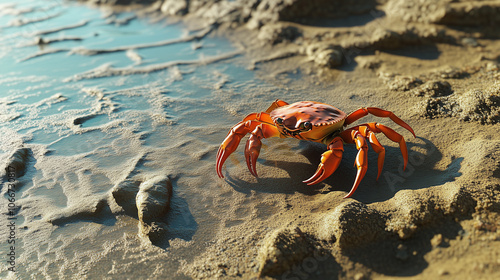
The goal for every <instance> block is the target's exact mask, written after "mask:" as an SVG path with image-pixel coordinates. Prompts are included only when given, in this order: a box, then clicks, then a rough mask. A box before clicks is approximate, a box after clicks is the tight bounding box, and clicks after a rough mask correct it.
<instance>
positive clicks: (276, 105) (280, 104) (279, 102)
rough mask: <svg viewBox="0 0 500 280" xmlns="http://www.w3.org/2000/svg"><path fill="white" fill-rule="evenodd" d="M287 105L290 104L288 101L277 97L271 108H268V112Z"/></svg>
mask: <svg viewBox="0 0 500 280" xmlns="http://www.w3.org/2000/svg"><path fill="white" fill-rule="evenodd" d="M286 105H288V103H286V102H285V101H283V100H279V99H276V100H275V101H274V102H273V104H271V106H269V108H267V110H266V113H271V111H273V110H274V109H276V108H279V107H283V106H286Z"/></svg>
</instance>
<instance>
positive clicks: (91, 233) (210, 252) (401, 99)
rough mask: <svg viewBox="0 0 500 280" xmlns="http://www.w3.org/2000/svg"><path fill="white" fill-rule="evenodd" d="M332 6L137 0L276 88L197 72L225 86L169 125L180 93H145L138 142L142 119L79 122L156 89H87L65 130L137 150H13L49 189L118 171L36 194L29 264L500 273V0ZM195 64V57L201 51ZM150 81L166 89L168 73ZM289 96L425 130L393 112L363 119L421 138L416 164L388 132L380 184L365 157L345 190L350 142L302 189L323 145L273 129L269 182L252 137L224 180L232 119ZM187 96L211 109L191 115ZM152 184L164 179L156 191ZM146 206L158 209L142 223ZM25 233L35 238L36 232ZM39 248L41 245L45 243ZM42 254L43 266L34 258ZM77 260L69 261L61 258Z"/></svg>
mask: <svg viewBox="0 0 500 280" xmlns="http://www.w3.org/2000/svg"><path fill="white" fill-rule="evenodd" d="M90 2H95V3H100V4H102V2H106V1H90ZM110 2H112V4H116V3H117V2H119V3H118V4H124V3H125V2H127V3H125V4H129V3H128V2H129V1H124V3H122V1H110ZM325 2H331V1H321V0H317V1H301V0H294V1H270V0H267V1H266V0H264V1H219V2H216V1H174V0H167V1H163V3H162V2H156V3H153V4H147V6H146V7H145V8H144V7H143V8H141V10H140V11H139V12H138V14H141V13H146V14H147V15H148V16H150V17H151V18H155V17H157V18H161V17H164V16H168V17H170V18H172V17H176V18H177V19H178V20H182V22H183V23H184V24H186V25H187V26H189V27H190V28H191V29H192V30H204V28H208V27H210V28H214V29H213V31H212V34H211V36H224V37H226V38H228V39H229V40H231V41H232V42H233V43H234V45H235V46H238V51H236V52H234V53H226V54H222V55H221V56H220V57H217V56H216V57H212V58H209V59H208V60H205V61H209V62H210V61H214V62H215V61H220V60H225V59H234V57H235V56H238V57H239V55H240V54H242V55H241V56H243V57H239V59H238V60H233V62H234V63H238V64H240V65H243V66H244V67H246V68H247V69H249V70H250V71H252V72H253V73H254V74H255V75H256V76H257V77H258V78H259V79H260V80H261V81H265V84H264V83H262V84H260V83H259V82H258V81H254V80H252V81H249V82H241V83H238V84H233V83H231V79H232V78H233V77H232V76H230V75H229V76H228V75H226V74H225V73H220V72H214V73H213V75H210V76H209V77H208V78H206V80H198V81H195V82H196V83H199V84H203V85H204V86H205V87H206V88H209V89H210V90H211V93H212V95H211V96H210V97H206V98H204V99H202V100H201V101H200V100H196V99H193V100H191V99H189V98H184V99H182V100H181V101H179V102H178V103H175V104H176V106H178V107H176V108H177V109H172V110H171V112H174V113H177V114H179V116H180V117H177V118H174V119H173V120H171V119H170V117H169V116H168V115H167V116H165V114H164V113H163V111H161V109H162V108H165V107H168V106H169V104H171V103H173V102H175V101H173V100H171V99H168V98H163V97H161V95H160V94H156V93H154V92H153V91H147V92H148V93H147V94H149V95H148V98H151V100H152V103H154V105H153V106H152V107H153V108H156V109H158V112H160V113H157V115H154V114H155V112H153V113H152V116H151V118H152V119H154V120H156V121H155V122H154V125H153V126H154V127H155V129H156V130H155V129H152V130H151V131H146V132H144V133H143V134H141V133H138V134H134V133H135V132H136V131H137V130H139V131H140V130H141V129H140V128H134V127H133V128H132V129H131V130H127V129H126V128H120V125H121V124H122V123H123V122H124V120H122V119H117V120H115V121H114V122H109V123H107V124H105V125H102V126H101V127H99V128H98V129H96V128H85V127H83V126H82V124H85V122H86V121H88V120H91V119H92V118H94V117H95V116H97V115H100V114H102V113H103V112H106V113H108V114H112V113H113V112H117V111H119V109H120V108H119V105H116V104H115V103H114V102H115V101H114V100H116V99H118V98H119V97H120V96H122V95H125V94H128V95H131V96H133V95H134V94H146V93H144V92H143V91H141V88H136V89H131V90H130V91H127V92H123V91H115V92H113V91H103V90H100V89H94V88H84V89H82V93H84V94H87V95H88V96H89V97H92V98H94V99H95V100H94V105H93V110H94V111H92V112H91V113H89V112H84V111H82V112H81V115H80V116H79V117H74V116H73V118H72V119H71V120H70V121H69V122H63V123H61V125H65V126H68V127H70V128H71V129H73V130H74V131H76V132H78V133H83V134H85V133H90V132H92V131H97V132H98V131H100V130H103V131H106V130H108V131H114V130H119V129H123V135H124V136H123V138H120V140H121V141H124V142H127V144H126V145H125V144H123V146H120V145H119V143H118V144H117V145H118V147H114V146H113V148H116V149H118V150H120V153H118V154H119V155H121V156H123V157H124V159H126V160H124V161H122V162H120V164H115V165H114V166H109V167H106V164H105V163H99V164H98V163H96V162H94V161H92V159H91V158H89V157H90V156H91V155H92V154H100V155H101V154H106V152H107V151H106V150H104V149H103V150H102V151H100V150H90V151H89V152H88V153H87V154H85V153H84V154H81V155H79V156H74V157H71V158H67V159H65V158H64V157H60V158H56V157H50V156H45V155H46V153H48V151H46V148H45V147H43V146H36V145H33V146H30V149H27V148H18V149H16V150H14V151H13V152H12V153H11V154H9V155H6V156H4V157H3V159H4V160H5V162H6V163H7V164H6V166H9V165H12V166H16V167H18V168H17V169H19V170H20V172H23V171H22V170H24V169H30V168H31V170H32V169H33V168H35V167H37V168H40V169H43V170H44V172H45V173H44V175H45V176H46V177H47V178H45V177H44V178H43V179H39V180H40V181H42V182H43V181H44V180H50V177H51V176H56V175H57V176H70V175H64V174H66V173H73V172H75V170H74V166H75V165H73V163H72V162H73V161H79V162H81V163H80V164H83V165H85V166H87V167H86V168H88V170H90V171H91V172H90V173H92V172H95V170H98V169H105V172H106V177H107V178H108V179H109V182H107V183H106V186H107V187H106V188H105V189H104V190H103V191H96V190H94V189H92V188H95V186H93V185H92V181H91V178H89V177H90V176H88V172H86V171H85V170H86V169H81V170H80V169H78V170H77V171H76V173H77V176H79V178H83V179H82V185H83V186H84V187H75V186H72V185H71V184H70V183H68V181H71V180H70V179H68V178H66V177H65V180H63V183H65V184H66V185H64V184H63V186H62V187H60V188H62V189H64V190H65V192H67V193H66V196H68V198H67V201H66V203H65V205H63V207H59V208H58V207H55V206H54V205H51V206H50V207H48V209H47V213H43V214H42V213H40V216H36V215H35V214H36V213H35V214H34V212H30V210H29V208H30V207H31V206H32V207H33V208H36V207H40V206H37V202H36V201H30V200H26V201H24V204H23V205H25V206H24V208H27V209H26V210H24V209H23V210H21V211H24V212H22V213H27V214H28V213H29V215H26V219H27V220H30V223H32V224H29V228H27V229H26V233H25V235H24V237H23V238H24V239H25V240H26V241H25V242H26V243H29V244H33V248H31V247H30V248H24V253H25V254H26V255H27V257H24V258H23V259H22V260H23V261H25V262H27V261H33V264H32V266H33V269H32V270H31V271H35V270H36V269H39V268H41V269H42V272H41V273H40V275H41V277H60V278H71V277H75V275H76V276H77V277H81V278H89V279H94V278H98V277H103V276H104V277H108V278H110V279H120V278H125V277H131V275H132V276H134V277H135V278H137V279H160V278H161V279H164V278H168V279H215V278H217V279H240V278H242V279H301V280H303V279H401V278H404V279H435V278H443V279H497V278H499V277H500V152H499V148H500V136H498V133H497V130H498V122H499V120H500V115H499V114H500V101H499V100H500V99H499V98H500V97H499V96H500V66H499V64H500V51H499V50H500V41H499V40H498V39H499V38H498V37H499V34H498V33H497V31H496V30H495V26H498V24H499V22H500V21H499V18H498V14H499V13H498V9H499V7H500V5H499V4H498V2H497V1H457V2H453V1H438V2H436V3H435V2H434V1H402V0H388V1H382V0H381V1H359V2H357V4H356V5H347V4H342V3H343V2H342V1H333V5H334V7H335V9H329V8H325V7H327V6H326V4H325ZM108 4H109V3H108ZM127 7H129V6H121V7H118V8H116V9H119V10H126V9H127ZM113 9H115V8H113ZM144 11H147V12H144ZM142 15H143V14H142ZM204 36H205V35H204ZM129 49H130V48H127V47H126V46H124V48H123V49H120V50H119V51H120V52H122V51H123V52H125V51H127V50H129ZM64 51H69V50H64ZM210 59H211V60H210ZM186 63H187V64H192V65H194V66H198V65H201V64H203V60H196V61H188V62H186ZM174 64H175V62H174ZM177 64H179V63H177ZM177 64H175V65H171V64H168V63H166V64H156V65H157V67H161V69H166V68H172V69H171V71H172V72H171V73H172V75H171V76H169V78H170V79H171V80H169V81H168V82H170V84H168V86H171V85H172V84H171V83H172V81H175V80H176V79H182V77H183V75H185V73H182V72H181V71H180V70H179V69H178V68H176V67H175V66H177ZM158 65H160V66H158ZM165 65H167V66H165ZM110 69H111V70H112V71H111V72H108V71H107V70H110ZM151 69H152V70H151ZM155 69H156V68H155V64H153V65H150V66H147V67H142V66H139V67H135V66H134V67H128V68H127V67H126V68H111V67H108V68H107V69H106V67H105V66H102V67H100V68H97V69H94V70H91V71H89V72H87V73H82V74H76V75H75V76H72V77H69V78H68V80H66V82H71V81H76V80H79V79H82V78H85V79H94V78H95V77H91V76H89V75H90V74H92V75H94V74H95V73H98V74H99V73H102V75H101V74H99V75H100V76H99V77H101V76H102V77H109V76H113V75H118V76H121V75H129V74H130V75H131V74H134V73H135V72H134V71H136V72H137V71H138V70H139V72H138V73H149V72H152V71H157V70H155ZM126 71H130V73H125V72H126ZM176 73H177V75H176ZM176 77H177V78H176ZM179 77H180V78H179ZM149 82H150V85H154V86H155V87H156V89H162V88H161V86H158V82H157V81H149ZM185 95H188V94H185ZM188 96H189V95H188ZM183 97H184V96H183ZM276 98H280V99H282V100H285V101H287V102H295V101H301V100H313V101H319V102H324V103H328V104H332V105H333V106H335V107H337V108H340V109H341V110H343V111H345V112H347V113H349V112H352V111H354V110H356V109H357V108H360V107H368V106H375V107H380V108H383V109H386V110H390V111H392V112H394V113H395V114H396V115H397V116H399V117H400V118H401V119H403V120H405V122H407V123H408V124H409V125H410V126H411V127H412V128H413V129H414V131H415V133H416V136H417V137H416V138H413V136H412V135H411V134H410V133H408V132H407V131H405V130H404V129H403V128H401V127H398V126H397V125H396V124H394V123H393V122H391V121H390V120H388V119H383V118H376V117H373V116H368V117H366V118H364V119H362V120H360V121H358V122H357V123H355V124H354V125H356V124H359V123H363V122H380V123H383V124H385V125H388V126H390V127H392V128H394V129H395V130H396V131H397V132H399V133H401V134H402V135H403V136H404V137H405V139H406V141H407V144H408V148H409V163H408V166H407V168H406V170H403V163H402V158H401V154H400V151H399V148H398V145H397V143H392V142H391V141H389V140H388V139H387V138H384V137H383V136H380V137H379V139H380V141H381V143H382V144H383V145H384V146H385V147H386V151H387V155H386V160H385V165H384V171H383V172H382V175H381V177H380V179H379V180H378V181H377V180H376V177H377V169H376V162H377V156H376V154H375V152H373V150H371V149H370V152H369V156H368V160H369V169H368V172H367V174H366V176H365V178H364V179H363V181H362V183H361V185H360V186H359V188H358V190H357V191H356V193H355V194H354V195H353V197H352V198H349V199H343V197H344V195H345V194H346V193H347V192H348V191H349V190H350V188H351V186H352V184H353V182H354V178H355V174H356V169H355V167H353V163H354V158H355V156H356V153H357V151H356V149H355V147H354V146H353V145H346V147H345V152H344V155H343V160H342V162H341V164H340V167H339V169H338V170H337V171H336V172H335V173H334V174H333V175H332V176H330V177H329V178H328V179H326V180H325V181H324V182H323V183H320V184H318V185H315V186H307V185H305V184H303V183H302V182H301V181H302V180H305V179H307V178H309V177H310V176H311V175H312V174H313V173H314V171H315V170H316V167H317V165H318V163H319V160H320V158H321V154H322V153H323V152H324V151H325V146H324V145H321V144H317V143H310V142H304V141H298V140H295V139H279V138H273V139H266V140H264V141H263V143H264V145H263V148H262V151H261V155H260V158H259V161H258V163H257V171H258V173H259V175H260V177H259V178H255V177H253V176H252V175H251V174H250V172H249V171H248V170H247V168H246V165H245V160H244V156H243V149H244V143H243V144H241V145H240V147H239V149H238V151H237V152H236V153H235V154H234V155H232V156H231V157H230V158H229V159H228V160H227V162H226V163H225V165H224V168H223V174H224V175H225V179H220V178H218V177H217V174H216V172H215V155H216V153H217V149H218V145H219V144H220V142H222V140H223V139H224V137H225V136H226V134H227V132H228V131H229V129H230V128H231V126H232V125H234V124H236V123H237V122H238V121H239V120H241V119H242V118H243V117H244V116H245V115H247V114H249V113H251V112H253V111H258V110H262V111H263V110H265V109H266V108H267V107H268V106H269V105H270V102H272V100H273V99H276ZM56 102H64V96H54V97H53V98H49V99H47V100H42V101H40V106H45V104H55V103H56ZM5 103H8V101H6V102H5ZM192 103H195V104H197V105H198V106H199V107H200V109H198V110H192V111H191V110H188V112H185V113H184V115H183V114H182V110H183V108H191V107H189V105H190V104H192ZM168 108H171V107H168ZM156 109H155V110H156ZM179 112H181V113H179ZM153 115H154V116H153ZM15 118H16V117H15V116H11V117H8V118H6V119H7V120H9V121H10V120H14V119H15ZM141 118H144V116H143V115H141V114H139V113H138V119H141ZM148 118H149V116H148ZM176 123H180V125H177V126H176V125H175V124H176ZM177 130H181V132H180V133H179V132H177ZM157 131H161V132H162V133H161V134H160V136H159V137H163V136H168V137H165V138H164V139H165V140H164V141H165V142H164V144H162V145H163V146H160V147H157V146H148V145H147V144H146V145H145V144H144V141H145V140H144V138H146V139H147V138H148V137H149V136H150V135H153V134H154V133H153V132H157ZM16 133H17V132H12V135H14V136H15V135H16ZM21 138H22V137H17V136H16V137H12V139H21ZM19 141H21V140H19ZM101 141H103V140H101ZM110 141H113V139H111V140H110ZM243 141H245V139H244V140H243ZM243 141H242V142H243ZM21 142H22V141H21ZM103 142H105V141H103ZM102 145H104V144H102ZM10 146H12V147H19V146H21V145H19V144H16V143H14V144H12V145H10ZM106 147H108V146H106ZM124 147H126V148H124ZM64 160H67V164H64V162H63V163H61V161H64ZM95 165H99V168H97V167H95ZM101 165H103V166H101ZM52 166H53V167H52ZM66 167H67V169H64V168H66ZM92 175H95V174H92ZM159 175H161V176H163V177H158V176H159ZM2 176H3V177H4V179H6V178H8V176H9V175H8V173H5V174H2ZM22 176H23V174H21V173H18V174H17V175H16V177H18V178H19V177H22ZM162 180H163V181H162ZM157 181H161V182H163V183H151V182H157ZM147 182H149V183H147ZM151 184H153V185H155V186H159V188H164V189H161V190H160V191H159V192H158V193H159V194H160V197H161V198H160V199H153V200H155V202H154V203H153V204H151V205H153V206H151V207H152V208H153V209H158V207H159V208H160V210H155V214H152V213H149V214H148V213H147V208H148V207H147V206H146V207H142V206H141V207H137V205H141V203H147V199H144V195H143V193H144V191H143V190H142V188H141V186H145V185H151ZM170 184H172V185H173V187H172V186H170ZM52 186H53V188H57V184H55V183H52ZM162 186H163V187H162ZM72 188H73V189H72ZM172 188H173V190H172ZM2 192H4V194H5V192H6V191H5V188H3V189H2ZM30 192H32V191H27V193H28V194H29V193H30ZM117 193H119V194H120V195H117ZM139 193H142V194H139ZM82 196H83V197H85V199H82ZM141 197H143V198H141ZM150 201H151V199H150ZM157 201H163V202H162V203H157ZM142 205H144V204H142ZM162 205H163V206H162ZM155 207H156V208H155ZM165 208H168V210H167V211H166V213H165V212H163V211H164V209H165ZM139 209H142V210H140V211H143V212H140V213H138V212H137V211H138V210H139ZM144 209H146V210H144ZM17 211H19V210H17ZM144 211H146V212H144ZM145 213H146V214H145ZM144 215H146V216H148V215H152V216H153V217H154V218H153V220H148V221H144V218H142V219H141V217H144ZM155 215H160V216H159V217H158V216H155ZM82 223H83V224H82ZM136 227H138V229H137V230H135V228H136ZM131 228H134V230H130V229H131ZM37 232H40V233H42V234H39V235H36V233H37ZM29 235H33V236H36V237H32V239H31V240H30V239H29V238H28V237H26V236H29ZM65 235H68V236H72V238H66V237H64V236H65ZM36 240H39V241H40V242H41V243H42V244H44V245H42V246H45V248H37V247H36V246H35V245H36ZM37 255H42V256H43V258H44V260H42V261H35V259H34V258H35V257H36V256H37ZM52 255H54V256H52ZM67 256H71V257H72V259H70V260H69V261H68V260H64V259H65V258H67ZM42 262H46V263H42ZM34 273H35V272H32V274H31V275H32V276H33V275H34Z"/></svg>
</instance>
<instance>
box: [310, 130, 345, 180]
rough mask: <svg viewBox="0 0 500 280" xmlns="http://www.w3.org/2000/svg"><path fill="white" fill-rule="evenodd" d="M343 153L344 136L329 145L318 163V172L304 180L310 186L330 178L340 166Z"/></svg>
mask: <svg viewBox="0 0 500 280" xmlns="http://www.w3.org/2000/svg"><path fill="white" fill-rule="evenodd" d="M343 153H344V145H343V144H342V138H340V137H336V138H334V139H333V141H332V142H331V143H330V145H328V151H326V152H324V153H323V154H322V155H321V162H320V164H319V165H318V169H317V170H316V173H314V175H312V177H311V178H309V179H307V180H305V181H303V182H304V183H306V184H307V185H309V186H310V185H314V184H317V183H319V182H321V181H323V180H325V179H326V178H328V177H329V176H330V175H332V174H333V172H335V170H337V167H339V164H340V161H341V160H342V154H343Z"/></svg>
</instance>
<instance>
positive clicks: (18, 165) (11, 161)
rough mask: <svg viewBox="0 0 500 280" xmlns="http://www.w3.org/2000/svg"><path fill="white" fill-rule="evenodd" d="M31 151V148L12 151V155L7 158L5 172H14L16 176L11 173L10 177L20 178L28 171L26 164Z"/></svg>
mask: <svg viewBox="0 0 500 280" xmlns="http://www.w3.org/2000/svg"><path fill="white" fill-rule="evenodd" d="M30 153H31V149H30V148H20V149H17V150H15V151H14V152H13V153H12V155H11V156H10V157H9V158H8V159H7V164H6V165H5V172H6V173H12V172H13V173H14V174H15V176H10V175H9V177H11V178H15V179H18V178H19V177H21V176H23V175H24V174H25V173H26V164H27V163H28V159H29V155H30ZM2 172H3V170H2ZM6 173H5V174H6Z"/></svg>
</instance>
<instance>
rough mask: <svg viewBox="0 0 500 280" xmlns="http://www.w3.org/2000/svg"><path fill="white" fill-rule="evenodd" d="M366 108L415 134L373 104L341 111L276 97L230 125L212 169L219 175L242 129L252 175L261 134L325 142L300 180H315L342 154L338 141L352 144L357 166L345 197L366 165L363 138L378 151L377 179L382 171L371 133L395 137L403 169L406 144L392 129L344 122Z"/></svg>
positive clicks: (362, 113)
mask: <svg viewBox="0 0 500 280" xmlns="http://www.w3.org/2000/svg"><path fill="white" fill-rule="evenodd" d="M368 114H372V115H374V116H377V117H385V118H390V119H391V120H392V121H394V122H395V123H396V124H398V125H400V126H402V127H404V128H405V129H407V130H408V131H410V132H411V133H412V134H413V136H414V137H415V132H413V129H412V128H411V127H410V126H409V125H408V124H407V123H405V122H404V121H403V120H401V119H400V118H399V117H397V116H396V115H395V114H393V113H392V112H391V111H386V110H382V109H380V108H376V107H366V108H360V109H358V110H356V111H354V112H352V113H350V114H349V115H347V114H346V113H344V112H342V111H341V110H339V109H337V108H335V107H333V106H331V105H328V104H325V103H320V102H314V101H300V102H296V103H293V104H288V103H286V102H285V101H282V100H279V99H277V100H276V101H274V102H273V103H272V104H271V106H269V108H268V109H267V110H266V111H265V112H260V113H251V114H249V115H248V116H246V117H245V118H244V119H243V120H242V121H241V122H239V123H237V124H236V125H235V126H233V127H232V128H231V130H230V131H229V133H228V135H227V137H226V138H225V139H224V141H223V142H222V144H221V145H220V147H219V150H218V152H217V163H216V171H217V174H218V176H219V177H220V178H224V175H223V174H222V166H223V165H224V162H225V161H226V159H227V158H228V157H229V155H231V154H232V153H233V152H234V151H235V150H236V148H237V147H238V145H239V143H240V141H241V139H242V138H243V137H244V136H245V135H246V134H248V133H250V137H249V138H248V140H247V142H246V146H245V158H246V163H247V166H248V169H249V170H250V173H252V175H254V176H255V177H258V176H257V170H256V163H257V158H258V156H259V153H260V148H261V145H262V142H261V140H262V139H263V138H270V137H281V138H287V137H291V138H296V139H300V140H307V141H313V142H320V143H323V144H326V145H327V149H328V150H327V151H325V152H324V153H323V154H322V155H321V162H320V163H319V165H318V169H317V170H316V172H315V173H314V175H312V176H311V177H310V178H309V179H307V180H305V181H303V182H304V183H306V184H307V185H314V184H317V183H319V182H321V181H323V180H325V179H326V178H328V177H329V176H330V175H332V174H333V172H335V170H336V169H337V167H338V166H339V164H340V161H341V159H342V154H343V152H344V143H350V144H356V148H357V149H358V153H357V156H356V161H355V166H356V167H357V174H356V179H355V181H354V184H353V186H352V188H351V190H350V191H349V193H348V194H347V195H345V196H344V198H348V197H351V196H352V195H353V194H354V192H355V191H356V189H357V188H358V186H359V184H360V182H361V180H362V179H363V177H364V176H365V174H366V171H367V169H368V160H367V150H368V145H367V142H368V143H370V146H371V147H372V148H373V150H374V151H375V152H376V153H377V154H378V160H377V165H378V174H377V180H378V178H379V177H380V174H381V172H382V167H383V165H384V159H385V149H384V147H383V146H382V145H381V144H380V142H379V141H378V140H377V137H376V136H375V133H382V134H384V135H385V136H386V137H387V138H389V139H390V140H392V141H394V142H397V143H399V148H400V150H401V153H402V155H403V164H404V166H403V168H404V169H406V165H407V163H408V150H407V147H406V142H405V140H404V137H403V136H402V135H401V134H399V133H397V132H396V131H394V130H393V129H391V128H389V127H387V126H385V125H383V124H380V123H375V122H372V123H365V124H360V125H357V126H354V127H351V128H346V127H347V126H348V125H350V124H352V123H353V122H355V121H356V120H358V119H360V118H362V117H364V116H367V115H368Z"/></svg>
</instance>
